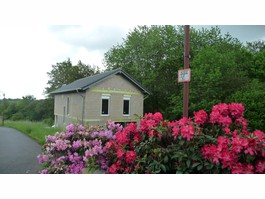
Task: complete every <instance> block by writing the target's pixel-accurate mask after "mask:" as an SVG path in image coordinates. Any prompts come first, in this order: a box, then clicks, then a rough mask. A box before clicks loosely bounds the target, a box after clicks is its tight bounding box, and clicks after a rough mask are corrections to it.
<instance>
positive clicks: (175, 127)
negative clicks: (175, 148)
mask: <svg viewBox="0 0 265 199" xmlns="http://www.w3.org/2000/svg"><path fill="white" fill-rule="evenodd" d="M179 130H180V129H179V128H178V127H177V126H174V127H173V134H172V135H173V137H174V140H175V139H176V138H177V136H178V134H179Z"/></svg>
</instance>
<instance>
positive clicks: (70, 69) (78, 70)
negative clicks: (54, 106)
mask: <svg viewBox="0 0 265 199" xmlns="http://www.w3.org/2000/svg"><path fill="white" fill-rule="evenodd" d="M98 72H99V70H98V69H95V68H92V67H91V66H90V65H86V64H84V63H82V62H81V61H78V63H77V65H73V64H72V62H71V60H70V58H68V59H67V60H66V61H63V62H59V63H56V64H55V65H52V70H51V71H50V72H48V73H47V74H48V76H49V80H48V83H47V84H48V87H46V88H45V93H46V94H49V93H50V92H52V91H54V90H55V89H57V88H59V87H61V86H63V85H64V84H69V83H71V82H73V81H75V80H77V79H81V78H84V77H88V76H91V75H94V74H96V73H98Z"/></svg>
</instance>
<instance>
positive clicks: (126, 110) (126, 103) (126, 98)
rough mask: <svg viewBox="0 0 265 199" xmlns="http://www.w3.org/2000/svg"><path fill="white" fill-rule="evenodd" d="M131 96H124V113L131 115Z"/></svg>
mask: <svg viewBox="0 0 265 199" xmlns="http://www.w3.org/2000/svg"><path fill="white" fill-rule="evenodd" d="M130 101H131V98H130V96H124V97H123V115H124V116H129V115H130Z"/></svg>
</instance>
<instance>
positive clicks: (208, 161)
mask: <svg viewBox="0 0 265 199" xmlns="http://www.w3.org/2000/svg"><path fill="white" fill-rule="evenodd" d="M243 114H244V106H243V105H242V104H237V103H231V104H224V103H221V104H217V105H215V106H213V108H212V112H211V113H210V114H207V113H206V112H205V111H204V110H200V111H198V112H194V117H193V118H185V117H184V118H181V119H180V120H177V121H165V120H164V119H163V116H162V114H161V113H158V112H157V113H154V114H152V113H149V114H145V115H144V117H143V118H141V121H140V126H139V128H138V126H137V124H136V123H130V124H128V125H127V126H126V127H124V128H122V127H121V126H119V125H115V124H114V123H113V122H109V123H108V125H107V126H108V128H107V130H103V129H102V128H101V129H97V128H95V127H90V128H89V129H88V130H84V129H83V127H76V126H73V125H70V126H68V127H67V131H66V133H60V134H58V133H57V134H55V136H48V137H47V144H46V145H44V153H43V154H42V155H40V156H39V160H40V163H43V164H44V165H46V167H45V168H46V169H44V170H43V171H42V173H81V170H82V168H84V167H88V168H89V169H90V170H92V171H94V170H95V169H97V168H101V169H104V170H105V171H106V173H110V174H115V173H264V172H265V135H264V133H263V132H262V131H260V130H256V131H254V132H249V131H248V129H247V126H248V123H247V120H246V119H245V118H244V117H243ZM80 128H81V129H80ZM98 128H99V127H98Z"/></svg>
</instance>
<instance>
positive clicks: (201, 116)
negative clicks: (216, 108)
mask: <svg viewBox="0 0 265 199" xmlns="http://www.w3.org/2000/svg"><path fill="white" fill-rule="evenodd" d="M193 114H194V122H195V123H196V124H198V125H203V124H205V123H206V121H207V119H208V115H207V113H206V112H205V111H204V110H200V111H199V112H197V113H196V112H195V111H194V112H193Z"/></svg>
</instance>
